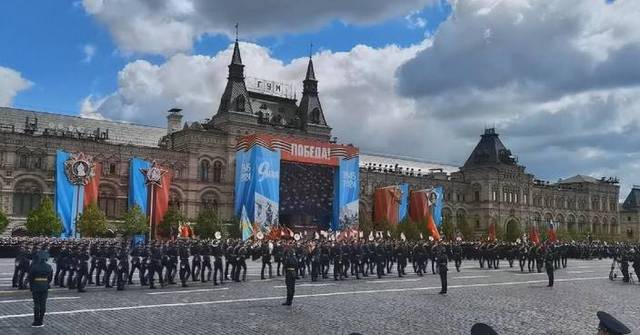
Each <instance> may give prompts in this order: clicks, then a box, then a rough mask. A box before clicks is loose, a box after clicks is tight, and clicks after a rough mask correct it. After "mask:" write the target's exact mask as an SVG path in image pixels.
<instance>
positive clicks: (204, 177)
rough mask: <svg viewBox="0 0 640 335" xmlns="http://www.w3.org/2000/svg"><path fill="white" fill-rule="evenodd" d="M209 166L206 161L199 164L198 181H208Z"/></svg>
mask: <svg viewBox="0 0 640 335" xmlns="http://www.w3.org/2000/svg"><path fill="white" fill-rule="evenodd" d="M210 167H211V165H210V164H209V161H208V160H203V161H202V162H200V181H204V182H207V181H209V168H210Z"/></svg>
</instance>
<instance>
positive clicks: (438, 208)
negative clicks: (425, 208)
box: [429, 186, 444, 228]
mask: <svg viewBox="0 0 640 335" xmlns="http://www.w3.org/2000/svg"><path fill="white" fill-rule="evenodd" d="M443 197H444V190H443V189H442V186H436V187H434V188H433V189H432V190H431V194H430V195H429V209H430V210H431V217H432V218H433V222H434V223H435V224H436V227H438V228H440V226H441V225H442V206H443V201H442V199H443Z"/></svg>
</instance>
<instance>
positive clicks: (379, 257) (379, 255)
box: [376, 243, 387, 279]
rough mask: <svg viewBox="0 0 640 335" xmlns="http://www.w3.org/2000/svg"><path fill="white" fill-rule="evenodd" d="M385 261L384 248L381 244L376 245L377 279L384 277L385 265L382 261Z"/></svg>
mask: <svg viewBox="0 0 640 335" xmlns="http://www.w3.org/2000/svg"><path fill="white" fill-rule="evenodd" d="M386 259H387V257H386V254H385V250H384V246H383V245H382V244H381V243H378V245H377V246H376V272H377V275H378V279H380V278H382V276H384V275H385V274H384V270H385V265H384V261H385V260H386Z"/></svg>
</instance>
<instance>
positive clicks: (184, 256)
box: [178, 242, 191, 287]
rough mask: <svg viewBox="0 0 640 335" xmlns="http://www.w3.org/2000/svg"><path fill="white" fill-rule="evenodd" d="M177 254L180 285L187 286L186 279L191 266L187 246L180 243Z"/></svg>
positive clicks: (189, 273)
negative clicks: (178, 257)
mask: <svg viewBox="0 0 640 335" xmlns="http://www.w3.org/2000/svg"><path fill="white" fill-rule="evenodd" d="M178 255H179V256H180V282H181V283H182V287H187V280H189V276H190V275H191V267H190V266H189V248H187V246H185V245H184V243H182V242H181V243H180V244H179V245H178Z"/></svg>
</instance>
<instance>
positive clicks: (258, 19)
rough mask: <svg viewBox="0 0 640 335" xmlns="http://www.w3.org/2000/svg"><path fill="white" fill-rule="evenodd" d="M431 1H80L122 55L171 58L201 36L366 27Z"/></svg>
mask: <svg viewBox="0 0 640 335" xmlns="http://www.w3.org/2000/svg"><path fill="white" fill-rule="evenodd" d="M435 2H438V1H435V0H403V1H388V0H350V1H344V0H324V1H306V2H304V4H301V3H300V1H299V0H269V1H255V0H236V1H226V0H166V1H148V0H111V1H104V0H84V1H83V5H84V8H85V11H86V12H87V13H88V14H90V15H93V16H95V17H96V18H97V19H98V20H99V21H100V22H102V23H104V24H105V25H106V26H107V28H108V29H109V31H110V32H111V34H112V35H113V37H114V39H115V41H116V43H117V44H118V46H119V47H120V48H121V49H122V50H123V51H125V52H144V53H156V54H164V55H172V54H175V53H179V52H185V51H189V50H190V49H191V47H192V44H193V42H194V40H196V39H198V38H199V37H201V36H202V35H204V34H226V35H228V36H232V35H233V33H234V32H233V31H234V28H233V27H234V25H235V23H236V22H240V31H241V34H242V36H243V37H245V38H247V37H251V38H253V37H261V36H269V35H273V34H281V33H292V32H303V31H310V30H313V29H317V28H319V27H321V26H322V25H325V24H327V23H328V22H330V21H333V20H341V21H344V22H348V23H353V24H358V25H366V24H372V23H376V22H380V21H383V20H386V19H389V18H392V17H397V16H404V15H406V14H407V13H410V12H413V11H416V10H419V9H422V8H424V7H425V6H426V5H427V4H431V3H435Z"/></svg>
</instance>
